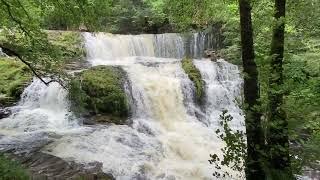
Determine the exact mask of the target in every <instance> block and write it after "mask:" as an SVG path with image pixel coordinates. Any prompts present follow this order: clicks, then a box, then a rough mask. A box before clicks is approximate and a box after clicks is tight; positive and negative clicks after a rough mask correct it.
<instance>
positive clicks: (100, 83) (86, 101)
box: [69, 66, 129, 123]
mask: <svg viewBox="0 0 320 180" xmlns="http://www.w3.org/2000/svg"><path fill="white" fill-rule="evenodd" d="M124 76H125V75H124V72H123V71H122V70H121V69H120V68H117V67H110V66H98V67H94V68H91V69H89V70H86V71H83V72H81V73H80V74H78V75H77V76H76V77H75V78H74V79H73V80H72V81H71V83H70V89H69V97H70V99H71V102H72V104H73V110H74V111H75V112H77V113H79V112H80V113H90V114H92V115H104V116H106V115H108V116H113V117H114V118H113V119H116V121H117V122H115V123H119V121H120V120H119V118H117V117H127V116H128V113H129V106H128V101H127V97H126V94H125V91H124V89H123V82H124ZM111 119H112V118H111ZM120 119H121V118H120Z"/></svg>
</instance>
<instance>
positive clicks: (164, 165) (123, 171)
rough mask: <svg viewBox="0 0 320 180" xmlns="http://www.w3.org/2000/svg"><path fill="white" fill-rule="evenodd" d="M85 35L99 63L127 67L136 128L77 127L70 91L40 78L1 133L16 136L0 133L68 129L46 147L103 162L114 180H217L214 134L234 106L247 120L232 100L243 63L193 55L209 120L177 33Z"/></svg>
mask: <svg viewBox="0 0 320 180" xmlns="http://www.w3.org/2000/svg"><path fill="white" fill-rule="evenodd" d="M84 37H85V42H86V49H87V55H88V61H89V62H90V63H91V64H92V65H93V66H95V65H120V66H121V67H122V68H123V69H124V70H125V71H126V72H127V74H128V78H129V81H130V84H131V93H130V94H131V95H132V96H133V97H132V98H133V99H134V106H135V108H134V112H133V117H132V125H130V126H128V125H109V126H103V125H97V126H92V127H83V126H79V125H77V124H74V123H73V122H74V121H72V118H71V117H72V116H71V115H70V113H69V112H68V103H67V100H66V98H65V97H66V93H65V91H64V90H63V89H62V88H59V87H58V86H57V84H52V85H50V86H49V87H43V86H42V85H40V84H39V83H40V82H39V81H34V82H33V83H32V84H31V85H30V86H29V87H28V88H27V89H26V90H25V92H24V95H23V99H22V100H21V102H20V104H19V105H18V106H17V107H16V108H17V110H16V113H14V115H12V116H11V117H9V118H7V119H4V120H1V121H0V127H1V130H0V133H1V134H5V135H10V133H8V132H7V131H4V130H2V129H7V130H10V132H16V131H26V132H27V133H34V132H36V131H51V132H56V133H57V134H62V135H63V136H61V137H59V138H56V139H54V142H53V143H51V144H50V145H48V146H46V147H45V148H44V149H43V151H44V152H47V153H50V154H52V155H55V156H58V157H61V158H64V159H68V160H74V161H76V162H79V163H83V164H88V163H90V162H101V163H103V167H102V168H103V171H105V172H107V173H111V174H112V175H113V176H114V177H116V179H121V180H122V179H125V180H126V179H128V180H131V179H150V180H153V179H177V180H178V179H181V180H188V179H190V180H197V179H214V177H213V176H212V173H213V172H214V171H215V169H214V166H212V165H210V164H209V163H208V159H209V158H210V157H209V154H210V153H216V154H221V152H220V149H221V148H222V147H223V146H224V143H223V142H222V141H221V140H220V139H219V138H218V137H217V136H216V134H215V133H214V132H215V129H216V128H217V126H218V124H217V123H216V122H217V121H218V118H219V115H220V114H221V111H222V110H223V109H228V110H229V112H230V113H233V115H235V117H236V118H235V119H236V121H235V123H234V126H239V127H241V126H240V122H241V121H242V120H243V118H242V116H240V115H238V114H239V113H240V112H241V111H240V109H239V108H238V107H237V104H236V102H234V100H235V99H236V97H238V96H240V92H241V82H242V80H241V78H240V76H239V71H238V69H237V67H236V66H233V65H231V64H229V63H227V62H225V61H223V60H219V61H218V62H217V63H215V62H211V61H209V60H194V64H195V65H196V67H197V68H198V69H199V70H200V71H201V74H202V76H203V78H204V81H205V82H206V94H207V95H206V96H207V97H206V101H205V108H204V111H203V114H204V118H205V121H206V122H207V123H203V121H199V120H198V119H197V118H196V116H195V115H194V114H195V113H194V112H195V111H196V105H195V104H194V103H193V98H192V96H193V94H194V92H193V91H194V88H193V86H192V82H191V81H190V80H189V78H188V76H187V75H186V74H185V72H184V71H183V69H182V67H181V62H180V60H181V58H182V57H183V56H184V54H185V52H186V51H185V46H184V42H183V38H181V37H180V36H179V35H178V34H161V35H137V36H132V35H111V34H102V33H99V34H95V35H92V34H89V33H85V34H84ZM38 97H40V98H38ZM36 113H38V114H36ZM37 123H39V125H38V124H37ZM59 128H60V130H59ZM61 129H63V130H65V131H67V132H69V131H70V129H71V130H73V131H75V132H74V133H65V132H59V131H61ZM0 144H1V139H0ZM0 149H1V145H0ZM223 170H225V171H229V172H230V173H232V174H237V172H232V171H230V170H229V169H223Z"/></svg>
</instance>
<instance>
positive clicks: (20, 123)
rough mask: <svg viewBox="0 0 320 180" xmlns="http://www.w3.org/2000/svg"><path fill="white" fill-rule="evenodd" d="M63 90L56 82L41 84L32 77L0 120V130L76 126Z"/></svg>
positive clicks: (48, 129)
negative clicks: (7, 114)
mask: <svg viewBox="0 0 320 180" xmlns="http://www.w3.org/2000/svg"><path fill="white" fill-rule="evenodd" d="M66 96H67V91H66V90H65V89H63V88H62V87H61V86H60V85H59V84H58V83H51V84H50V85H49V86H46V85H44V84H43V83H42V82H41V81H40V80H38V79H34V80H33V82H32V83H31V85H29V86H28V87H27V88H26V89H25V90H24V92H23V94H22V97H21V101H20V102H19V104H18V105H17V106H15V107H13V108H12V109H11V110H12V111H13V115H12V116H11V117H9V118H6V119H3V120H1V121H0V129H1V130H15V131H20V132H34V131H54V132H55V131H62V130H66V129H68V128H71V127H74V126H76V125H77V122H76V121H73V120H72V115H71V113H70V112H69V105H68V102H67V101H66Z"/></svg>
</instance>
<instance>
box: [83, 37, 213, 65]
mask: <svg viewBox="0 0 320 180" xmlns="http://www.w3.org/2000/svg"><path fill="white" fill-rule="evenodd" d="M84 36H85V39H86V43H85V44H86V49H87V55H88V58H89V59H91V60H93V59H95V60H103V61H108V60H117V59H124V58H126V57H132V56H147V57H161V58H176V59H181V58H183V57H184V56H187V55H188V56H190V57H193V58H202V57H203V53H204V51H205V50H206V49H211V48H212V47H213V46H214V45H213V42H212V37H211V35H209V34H206V33H194V34H192V35H191V36H187V35H185V36H182V35H180V34H175V33H167V34H141V35H113V34H106V33H97V34H90V33H85V34H84Z"/></svg>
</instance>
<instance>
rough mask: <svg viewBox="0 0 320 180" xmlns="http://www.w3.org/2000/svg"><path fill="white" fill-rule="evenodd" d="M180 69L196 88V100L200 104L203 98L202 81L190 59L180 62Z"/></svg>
mask: <svg viewBox="0 0 320 180" xmlns="http://www.w3.org/2000/svg"><path fill="white" fill-rule="evenodd" d="M181 63H182V68H183V70H184V71H185V73H186V74H187V75H188V77H189V79H190V80H191V81H192V82H193V84H194V86H195V88H196V100H197V102H199V103H200V102H201V100H202V98H203V97H204V86H205V84H204V81H203V80H202V77H201V73H200V71H199V70H198V69H197V68H196V66H195V65H194V64H193V62H192V59H188V58H185V59H183V60H182V61H181Z"/></svg>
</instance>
